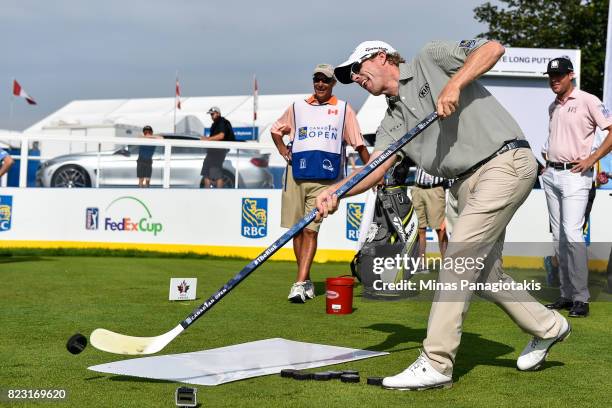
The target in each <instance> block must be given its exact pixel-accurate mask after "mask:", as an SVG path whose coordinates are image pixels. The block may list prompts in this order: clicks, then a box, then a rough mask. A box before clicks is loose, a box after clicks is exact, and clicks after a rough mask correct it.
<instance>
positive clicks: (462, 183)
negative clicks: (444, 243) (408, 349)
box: [423, 148, 561, 376]
mask: <svg viewBox="0 0 612 408" xmlns="http://www.w3.org/2000/svg"><path fill="white" fill-rule="evenodd" d="M536 173H537V165H536V160H535V158H534V157H533V154H532V153H531V150H530V149H527V148H520V149H515V150H511V151H508V152H506V153H503V154H501V155H499V156H497V157H495V158H494V159H492V160H490V161H489V162H487V163H486V164H485V165H483V166H482V167H480V168H479V169H478V170H476V171H475V172H474V173H473V174H471V175H470V176H466V177H465V178H462V179H460V180H458V181H457V182H456V183H455V184H454V185H453V186H452V188H451V194H453V195H454V196H455V197H456V198H457V200H458V210H459V217H458V218H457V221H456V223H455V225H454V226H453V233H452V235H451V237H450V239H449V243H448V248H447V250H446V257H447V258H452V259H454V260H456V259H459V258H461V257H463V258H466V257H482V258H484V262H483V263H481V266H482V264H484V267H481V268H477V267H472V268H453V269H450V268H449V269H444V268H443V269H441V270H440V276H439V279H438V282H439V283H443V284H444V283H446V284H449V283H450V284H453V283H454V284H457V285H460V284H461V282H462V281H464V282H465V281H467V282H481V283H486V282H491V283H493V282H495V283H498V282H500V281H501V282H504V283H511V282H512V278H511V277H510V276H508V275H506V274H505V273H504V271H503V269H502V260H501V255H502V247H503V242H504V235H505V230H506V226H507V225H508V223H509V222H510V219H511V218H512V216H513V215H514V213H515V212H516V210H517V209H518V207H519V206H520V205H521V204H522V203H523V202H524V201H525V199H526V198H527V196H528V195H529V193H530V192H531V189H532V187H533V184H534V181H535V178H536ZM456 265H459V263H457V264H456ZM458 269H460V270H459V271H458ZM477 294H478V295H479V296H481V297H483V298H485V299H487V300H490V301H492V302H494V303H495V304H496V305H498V306H499V307H500V308H501V309H503V310H504V311H505V312H506V313H507V314H508V315H509V316H510V318H511V319H512V320H513V321H514V322H515V323H516V324H517V325H518V326H519V327H520V328H521V329H522V330H523V331H525V332H527V333H529V334H531V335H533V336H536V337H539V338H543V339H546V338H551V337H554V336H556V335H557V334H558V333H559V330H560V328H561V317H560V315H559V314H558V313H556V312H554V311H551V310H548V309H547V308H546V307H544V306H543V305H542V304H541V303H539V302H538V301H537V300H536V299H534V298H533V297H532V296H531V295H530V294H529V293H528V292H527V291H523V290H500V291H497V292H494V291H483V292H477ZM471 295H472V292H471V291H470V290H469V289H466V290H451V291H446V290H442V291H440V290H438V291H436V294H435V297H434V302H433V303H432V306H431V311H430V314H429V324H428V327H427V338H426V339H425V341H424V342H423V349H424V352H425V355H426V356H427V358H428V359H429V361H430V363H431V364H432V366H433V367H434V368H435V369H436V370H438V371H439V372H441V373H443V374H445V375H448V376H451V375H452V372H453V364H454V362H455V356H456V355H457V349H458V348H459V343H460V341H461V333H462V325H463V319H464V317H465V315H466V313H467V309H468V307H469V302H470V298H471Z"/></svg>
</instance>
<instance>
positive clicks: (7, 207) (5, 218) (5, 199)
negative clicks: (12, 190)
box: [0, 195, 13, 232]
mask: <svg viewBox="0 0 612 408" xmlns="http://www.w3.org/2000/svg"><path fill="white" fill-rule="evenodd" d="M12 213H13V196H5V195H0V232H1V231H8V230H10V229H11V218H12Z"/></svg>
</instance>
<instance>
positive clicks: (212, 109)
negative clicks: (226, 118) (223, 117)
mask: <svg viewBox="0 0 612 408" xmlns="http://www.w3.org/2000/svg"><path fill="white" fill-rule="evenodd" d="M213 112H217V113H218V114H219V115H220V114H221V109H219V107H218V106H213V107H212V108H210V109H209V110H208V112H206V113H208V114H209V115H210V114H211V113H213Z"/></svg>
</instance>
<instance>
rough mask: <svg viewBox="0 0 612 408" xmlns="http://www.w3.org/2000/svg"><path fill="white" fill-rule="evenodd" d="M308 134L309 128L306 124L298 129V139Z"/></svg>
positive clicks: (302, 138) (304, 137)
mask: <svg viewBox="0 0 612 408" xmlns="http://www.w3.org/2000/svg"><path fill="white" fill-rule="evenodd" d="M306 136H308V128H307V127H306V126H304V127H301V128H299V129H298V140H304V139H306Z"/></svg>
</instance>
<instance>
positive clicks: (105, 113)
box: [24, 94, 308, 137]
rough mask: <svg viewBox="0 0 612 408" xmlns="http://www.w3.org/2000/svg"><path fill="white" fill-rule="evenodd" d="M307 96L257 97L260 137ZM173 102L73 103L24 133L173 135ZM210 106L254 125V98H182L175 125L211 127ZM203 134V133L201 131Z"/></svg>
mask: <svg viewBox="0 0 612 408" xmlns="http://www.w3.org/2000/svg"><path fill="white" fill-rule="evenodd" d="M307 96H308V94H285V95H259V97H258V109H257V126H258V127H259V129H260V135H262V136H266V135H267V137H269V134H270V127H271V126H272V124H273V123H274V122H275V121H276V120H277V119H278V118H279V117H280V116H281V115H282V114H283V112H284V111H285V109H286V108H287V107H288V106H289V105H290V104H291V103H293V102H295V101H296V100H299V99H303V98H306V97H307ZM174 103H175V99H174V98H148V99H106V100H76V101H72V102H70V103H68V104H67V105H65V106H64V107H62V108H61V109H59V110H57V111H56V112H54V113H52V114H51V115H49V116H47V117H46V118H44V119H42V120H40V121H39V122H37V123H35V124H34V125H32V126H30V127H29V128H27V129H26V130H25V131H24V132H41V131H44V130H46V129H61V128H74V127H106V126H118V125H125V126H134V127H142V126H144V125H151V126H152V127H153V129H154V131H155V132H172V130H173V127H174V124H173V122H174ZM211 106H218V107H219V108H220V109H221V114H222V115H223V116H224V117H226V118H227V119H228V120H229V121H230V122H232V125H233V126H234V127H248V126H252V124H253V96H252V95H238V96H206V97H183V98H181V109H177V110H176V122H177V123H179V122H181V121H182V120H183V119H185V118H188V117H189V118H190V119H193V118H194V117H195V118H197V119H198V120H199V121H200V122H201V123H202V124H203V126H205V127H210V124H211V119H210V115H208V114H206V112H207V111H208V109H209V108H210V107H211ZM202 131H203V129H202Z"/></svg>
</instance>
